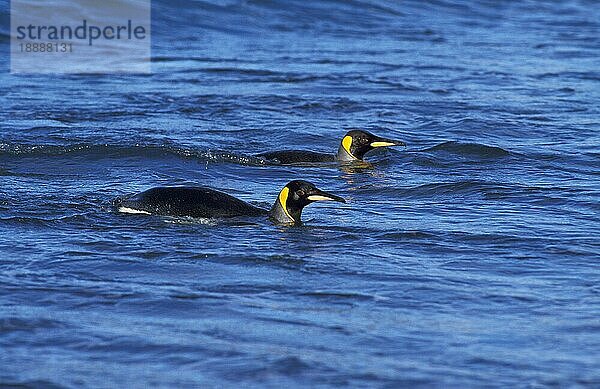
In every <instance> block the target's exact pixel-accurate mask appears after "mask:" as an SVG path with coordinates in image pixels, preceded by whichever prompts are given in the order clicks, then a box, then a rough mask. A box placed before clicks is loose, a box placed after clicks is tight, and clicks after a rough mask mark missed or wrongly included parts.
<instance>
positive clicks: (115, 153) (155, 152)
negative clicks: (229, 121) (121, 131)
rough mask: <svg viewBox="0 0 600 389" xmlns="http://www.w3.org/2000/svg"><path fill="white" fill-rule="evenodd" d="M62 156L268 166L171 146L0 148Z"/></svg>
mask: <svg viewBox="0 0 600 389" xmlns="http://www.w3.org/2000/svg"><path fill="white" fill-rule="evenodd" d="M63 155H77V156H81V155H83V156H86V157H89V158H91V159H104V158H131V157H140V158H164V157H176V158H182V159H193V160H198V161H201V162H233V163H237V164H241V165H265V164H266V161H265V160H264V159H262V158H258V157H253V156H248V155H242V154H235V153H230V152H227V151H218V150H198V149H193V148H186V147H178V146H172V145H140V144H135V145H130V146H120V145H110V144H90V143H78V144H71V145H48V144H46V145H27V144H7V143H3V144H0V157H3V156H8V157H14V156H27V157H54V156H63Z"/></svg>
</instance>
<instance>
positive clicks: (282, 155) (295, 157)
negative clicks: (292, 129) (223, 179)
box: [256, 130, 406, 165]
mask: <svg viewBox="0 0 600 389" xmlns="http://www.w3.org/2000/svg"><path fill="white" fill-rule="evenodd" d="M387 146H406V144H405V143H404V142H400V141H396V140H390V139H385V138H381V137H379V136H377V135H373V134H371V133H369V132H367V131H363V130H351V131H348V133H346V135H345V136H344V138H342V141H341V143H340V147H339V148H338V152H337V154H336V155H333V154H324V153H317V152H314V151H305V150H281V151H271V152H266V153H261V154H257V155H256V156H257V157H260V158H264V159H266V160H267V161H269V162H273V163H276V164H281V165H290V164H294V163H318V162H336V161H337V162H343V163H346V162H352V161H362V160H363V157H364V156H365V154H366V153H368V152H369V151H371V150H373V149H375V148H377V147H387Z"/></svg>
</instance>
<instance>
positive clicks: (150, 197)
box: [115, 187, 268, 218]
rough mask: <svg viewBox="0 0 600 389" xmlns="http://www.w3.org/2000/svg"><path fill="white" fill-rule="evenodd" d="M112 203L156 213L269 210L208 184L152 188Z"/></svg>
mask: <svg viewBox="0 0 600 389" xmlns="http://www.w3.org/2000/svg"><path fill="white" fill-rule="evenodd" d="M115 205H116V206H117V207H119V208H121V207H124V208H128V209H131V210H136V211H143V212H148V213H151V214H157V215H167V216H190V217H202V218H224V217H236V216H259V215H266V214H267V213H268V211H267V210H264V209H261V208H258V207H255V206H253V205H250V204H248V203H246V202H245V201H242V200H240V199H237V198H235V197H233V196H230V195H228V194H226V193H223V192H219V191H218V190H214V189H211V188H207V187H158V188H152V189H148V190H147V191H145V192H142V193H138V194H136V195H133V196H131V197H127V198H124V199H118V200H117V202H116V203H115Z"/></svg>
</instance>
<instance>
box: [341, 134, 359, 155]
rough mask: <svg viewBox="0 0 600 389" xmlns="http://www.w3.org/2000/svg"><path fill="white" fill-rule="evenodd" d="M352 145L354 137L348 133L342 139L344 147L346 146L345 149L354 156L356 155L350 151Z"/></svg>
mask: <svg viewBox="0 0 600 389" xmlns="http://www.w3.org/2000/svg"><path fill="white" fill-rule="evenodd" d="M351 146H352V137H351V136H350V135H346V136H345V137H344V139H342V147H343V148H344V150H346V152H347V153H348V155H350V156H352V157H354V155H353V154H352V152H351V151H350V147H351ZM355 158H356V157H355Z"/></svg>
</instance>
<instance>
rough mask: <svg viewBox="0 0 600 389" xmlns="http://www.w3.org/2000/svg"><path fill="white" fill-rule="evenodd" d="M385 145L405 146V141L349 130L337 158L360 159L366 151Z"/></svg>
mask: <svg viewBox="0 0 600 389" xmlns="http://www.w3.org/2000/svg"><path fill="white" fill-rule="evenodd" d="M387 146H406V143H404V142H400V141H397V140H391V139H385V138H381V137H379V136H377V135H373V134H371V133H370V132H367V131H364V130H351V131H348V133H346V135H345V136H344V138H343V139H342V143H341V144H340V149H339V151H338V159H340V160H357V159H358V160H362V159H363V157H364V156H365V154H366V153H368V152H369V151H371V150H373V149H375V148H377V147H387Z"/></svg>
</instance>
